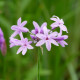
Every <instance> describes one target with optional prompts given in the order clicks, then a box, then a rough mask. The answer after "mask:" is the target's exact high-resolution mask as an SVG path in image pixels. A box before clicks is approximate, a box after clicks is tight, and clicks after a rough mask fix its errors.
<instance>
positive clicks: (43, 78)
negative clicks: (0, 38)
mask: <svg viewBox="0 0 80 80" xmlns="http://www.w3.org/2000/svg"><path fill="white" fill-rule="evenodd" d="M53 15H56V16H59V17H60V18H63V19H64V22H65V25H66V26H67V28H68V32H69V33H68V36H69V38H68V40H66V42H67V43H68V46H66V47H65V48H63V47H61V46H59V47H56V46H54V45H52V49H51V51H50V52H48V51H47V49H46V48H45V46H43V47H44V53H43V55H42V53H41V51H39V50H38V48H37V47H35V49H34V50H28V52H27V53H26V55H25V56H22V54H21V53H20V54H19V55H17V54H16V52H17V49H18V47H13V48H11V49H10V48H9V37H10V36H11V34H12V33H13V31H12V30H11V26H12V25H14V24H15V25H16V24H17V20H18V18H19V17H22V21H24V20H27V21H28V24H27V25H26V27H27V28H29V30H31V29H33V28H34V27H33V24H32V22H33V21H36V22H38V23H39V25H41V24H42V23H43V22H47V23H48V28H50V26H49V25H50V24H51V23H52V21H50V18H51V17H52V16H53ZM0 27H1V28H2V30H3V32H4V37H5V39H6V43H7V54H6V56H2V54H1V51H0V80H37V71H38V70H37V56H38V52H39V53H40V80H80V0H0ZM24 37H29V34H26V33H24Z"/></svg>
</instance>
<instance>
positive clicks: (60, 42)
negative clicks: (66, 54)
mask: <svg viewBox="0 0 80 80" xmlns="http://www.w3.org/2000/svg"><path fill="white" fill-rule="evenodd" d="M59 44H60V45H61V46H62V47H65V45H68V44H67V43H66V42H65V41H59Z"/></svg>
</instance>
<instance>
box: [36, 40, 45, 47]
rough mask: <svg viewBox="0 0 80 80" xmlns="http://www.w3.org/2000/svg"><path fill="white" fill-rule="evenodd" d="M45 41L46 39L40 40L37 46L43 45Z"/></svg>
mask: <svg viewBox="0 0 80 80" xmlns="http://www.w3.org/2000/svg"><path fill="white" fill-rule="evenodd" d="M44 43H45V41H44V40H40V41H39V42H37V44H36V46H41V45H43V44H44Z"/></svg>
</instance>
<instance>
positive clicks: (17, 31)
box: [11, 18, 29, 37]
mask: <svg viewBox="0 0 80 80" xmlns="http://www.w3.org/2000/svg"><path fill="white" fill-rule="evenodd" d="M26 23H27V21H23V22H22V23H21V18H19V19H18V21H17V25H13V26H12V27H11V29H12V30H14V31H15V32H14V33H13V34H12V35H11V37H15V36H16V35H17V34H20V33H21V32H28V31H29V30H28V29H27V28H25V27H24V26H25V25H26Z"/></svg>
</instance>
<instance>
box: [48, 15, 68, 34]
mask: <svg viewBox="0 0 80 80" xmlns="http://www.w3.org/2000/svg"><path fill="white" fill-rule="evenodd" d="M50 19H51V20H53V21H55V22H54V23H52V24H51V27H52V29H55V28H56V27H60V29H61V30H63V31H66V32H67V33H68V31H67V28H66V26H65V25H64V21H63V19H59V17H57V16H53V17H52V18H50Z"/></svg>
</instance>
